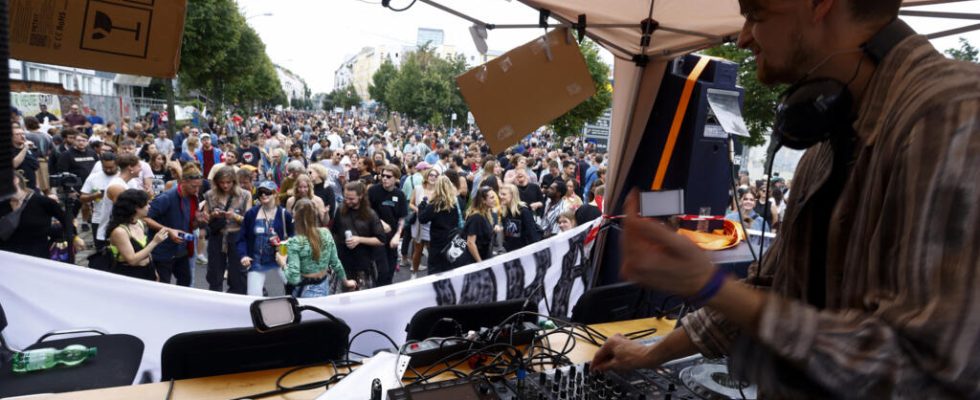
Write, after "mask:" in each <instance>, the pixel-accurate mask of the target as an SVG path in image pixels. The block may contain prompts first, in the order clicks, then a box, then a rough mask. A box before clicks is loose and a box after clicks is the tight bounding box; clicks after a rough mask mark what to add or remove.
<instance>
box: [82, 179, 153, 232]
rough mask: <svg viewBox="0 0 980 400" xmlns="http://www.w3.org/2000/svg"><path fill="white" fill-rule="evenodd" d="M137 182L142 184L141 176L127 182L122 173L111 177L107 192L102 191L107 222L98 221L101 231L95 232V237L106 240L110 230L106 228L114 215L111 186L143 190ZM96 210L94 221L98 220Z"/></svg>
mask: <svg viewBox="0 0 980 400" xmlns="http://www.w3.org/2000/svg"><path fill="white" fill-rule="evenodd" d="M99 170H100V171H101V168H99ZM137 184H139V185H140V186H142V184H143V182H141V181H140V180H139V178H133V179H130V180H129V182H126V181H124V180H123V179H122V177H121V176H120V174H116V175H115V176H113V177H112V178H111V179H109V183H108V184H107V185H106V186H105V187H106V189H105V192H103V193H102V200H101V203H102V210H101V212H102V215H103V218H104V219H105V222H97V223H98V224H99V231H98V232H96V233H95V238H96V239H99V240H106V233H108V232H106V228H107V227H108V225H109V219H110V218H111V217H112V200H109V186H113V185H123V186H125V187H126V189H139V190H143V189H141V188H140V187H138V186H136V185H137ZM95 212H96V211H94V210H93V212H92V214H93V217H92V222H96V221H95V217H94V214H95Z"/></svg>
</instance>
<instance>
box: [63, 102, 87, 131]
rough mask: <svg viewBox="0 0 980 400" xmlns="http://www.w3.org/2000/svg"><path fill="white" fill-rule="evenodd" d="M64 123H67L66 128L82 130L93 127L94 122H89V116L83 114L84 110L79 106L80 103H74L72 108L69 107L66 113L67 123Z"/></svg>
mask: <svg viewBox="0 0 980 400" xmlns="http://www.w3.org/2000/svg"><path fill="white" fill-rule="evenodd" d="M64 125H67V126H66V128H72V129H75V130H80V131H83V130H86V129H88V128H91V127H92V123H91V122H88V118H85V115H84V114H82V112H81V111H80V109H79V107H78V104H72V105H71V108H70V109H69V111H68V114H65V124H64Z"/></svg>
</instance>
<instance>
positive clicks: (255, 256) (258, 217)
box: [237, 181, 295, 296]
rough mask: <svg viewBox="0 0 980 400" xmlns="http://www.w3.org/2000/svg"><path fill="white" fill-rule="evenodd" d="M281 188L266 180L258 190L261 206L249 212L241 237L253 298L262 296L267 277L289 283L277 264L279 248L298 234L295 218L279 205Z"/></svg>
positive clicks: (239, 237)
mask: <svg viewBox="0 0 980 400" xmlns="http://www.w3.org/2000/svg"><path fill="white" fill-rule="evenodd" d="M277 189H278V188H277V187H276V184H275V183H274V182H272V181H262V182H261V183H259V185H258V187H257V188H256V189H255V195H256V197H258V200H259V204H258V205H256V206H254V207H252V208H251V209H250V210H248V212H246V213H245V217H244V218H243V219H242V224H241V225H242V227H241V234H240V235H238V243H237V247H238V254H239V255H241V256H242V258H241V260H240V262H241V265H242V267H244V268H247V269H248V275H247V290H246V292H247V293H248V295H249V296H262V295H263V290H264V289H265V281H266V277H267V276H268V274H270V273H277V274H279V275H280V278H282V279H283V282H286V280H285V276H284V275H283V272H282V269H281V267H280V266H279V264H278V262H277V261H276V254H277V253H278V252H279V245H280V243H281V242H282V241H285V240H287V239H288V238H290V237H292V236H293V235H294V234H295V230H294V229H295V228H294V225H293V215H292V214H291V213H290V212H289V211H287V210H286V208H284V207H282V206H279V204H278V201H277V196H276V195H277Z"/></svg>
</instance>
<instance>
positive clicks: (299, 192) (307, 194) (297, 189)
mask: <svg viewBox="0 0 980 400" xmlns="http://www.w3.org/2000/svg"><path fill="white" fill-rule="evenodd" d="M313 189H314V185H313V179H312V178H310V176H309V175H306V174H301V175H299V176H298V177H297V178H296V184H295V185H294V186H293V195H292V196H290V197H289V199H288V200H286V209H287V210H289V212H292V213H293V214H295V213H296V210H295V207H296V204H297V203H298V201H299V200H301V199H307V200H310V201H312V202H313V204H314V205H316V211H317V214H316V215H317V223H318V224H319V225H320V226H326V225H327V223H328V222H330V217H329V215H328V214H327V207H326V205H324V204H323V200H321V199H320V197H318V196H317V195H316V194H315V193H314V191H313Z"/></svg>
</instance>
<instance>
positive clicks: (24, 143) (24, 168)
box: [11, 128, 47, 192]
mask: <svg viewBox="0 0 980 400" xmlns="http://www.w3.org/2000/svg"><path fill="white" fill-rule="evenodd" d="M11 144H12V145H13V148H14V149H15V150H17V151H16V154H15V155H14V160H13V163H12V165H13V167H14V170H17V171H21V172H22V173H23V175H24V177H25V178H24V179H25V181H24V185H25V186H27V188H29V189H31V190H38V189H41V191H42V192H43V191H44V190H45V189H47V185H45V184H43V183H44V182H38V176H39V175H40V176H41V177H42V179H43V176H44V174H43V171H42V170H41V169H40V168H41V163H40V160H39V159H38V156H37V151H36V150H35V145H34V143H33V142H31V141H28V140H27V138H26V137H25V136H24V130H23V129H21V128H13V137H12V138H11ZM39 183H41V185H40V187H39V186H38V184H39Z"/></svg>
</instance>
